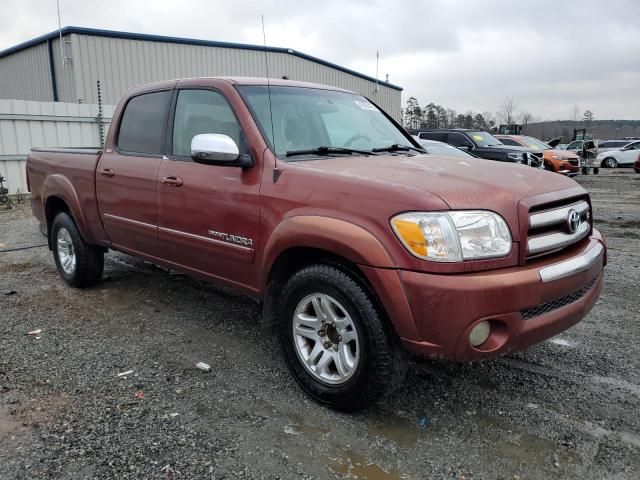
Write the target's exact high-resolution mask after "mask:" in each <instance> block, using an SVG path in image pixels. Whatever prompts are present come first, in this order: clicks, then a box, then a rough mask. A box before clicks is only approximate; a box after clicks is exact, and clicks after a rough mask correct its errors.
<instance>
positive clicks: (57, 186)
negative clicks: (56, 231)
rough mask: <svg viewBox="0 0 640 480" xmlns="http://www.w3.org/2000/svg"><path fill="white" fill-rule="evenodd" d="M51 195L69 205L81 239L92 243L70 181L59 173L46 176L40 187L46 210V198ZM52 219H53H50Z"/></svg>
mask: <svg viewBox="0 0 640 480" xmlns="http://www.w3.org/2000/svg"><path fill="white" fill-rule="evenodd" d="M52 197H58V198H60V199H61V200H63V201H64V203H66V204H67V206H68V207H69V210H70V212H71V216H72V217H73V220H74V222H75V224H76V226H77V227H78V231H79V232H80V235H81V236H82V238H83V240H84V241H85V242H87V243H92V241H93V238H92V235H91V233H90V231H89V228H88V225H87V220H86V218H85V216H84V213H83V211H82V206H81V204H80V199H79V198H78V194H77V193H76V190H75V188H74V187H73V184H72V183H71V181H70V180H69V179H68V178H67V177H65V176H64V175H60V174H57V173H56V174H53V175H49V176H47V178H46V180H45V181H44V185H43V187H42V207H43V209H44V211H45V212H46V205H47V200H49V199H50V198H52ZM51 220H53V219H51Z"/></svg>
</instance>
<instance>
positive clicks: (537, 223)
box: [529, 200, 589, 228]
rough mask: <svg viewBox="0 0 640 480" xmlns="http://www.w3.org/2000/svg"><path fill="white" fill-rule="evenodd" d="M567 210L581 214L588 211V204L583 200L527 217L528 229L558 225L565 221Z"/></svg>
mask: <svg viewBox="0 0 640 480" xmlns="http://www.w3.org/2000/svg"><path fill="white" fill-rule="evenodd" d="M569 210H575V211H576V212H578V213H580V214H583V213H584V212H587V211H589V204H588V203H587V202H585V201H584V200H583V201H581V202H578V203H574V204H571V205H567V206H565V207H561V208H556V209H554V210H547V211H546V212H540V213H533V214H531V216H530V217H529V228H541V227H548V226H549V225H555V224H558V223H564V222H566V221H567V216H568V215H569Z"/></svg>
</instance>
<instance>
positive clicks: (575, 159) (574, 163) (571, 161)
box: [569, 158, 580, 167]
mask: <svg viewBox="0 0 640 480" xmlns="http://www.w3.org/2000/svg"><path fill="white" fill-rule="evenodd" d="M569 163H570V164H571V165H573V166H574V167H577V166H579V165H580V160H579V159H577V158H572V159H571V160H569Z"/></svg>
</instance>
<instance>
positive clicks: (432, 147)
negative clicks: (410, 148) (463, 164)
mask: <svg viewBox="0 0 640 480" xmlns="http://www.w3.org/2000/svg"><path fill="white" fill-rule="evenodd" d="M413 138H415V139H416V141H417V142H418V143H419V144H420V145H422V148H424V150H425V152H427V153H428V154H430V155H446V156H449V157H460V158H479V157H477V156H476V155H472V154H471V153H469V152H466V151H464V150H460V149H459V148H456V147H454V146H453V145H449V144H448V143H444V142H438V141H436V140H425V139H423V138H419V137H416V136H414V137H413Z"/></svg>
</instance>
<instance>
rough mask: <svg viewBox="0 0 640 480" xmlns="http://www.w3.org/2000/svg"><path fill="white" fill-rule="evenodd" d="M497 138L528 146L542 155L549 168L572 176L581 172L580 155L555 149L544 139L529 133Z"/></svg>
mask: <svg viewBox="0 0 640 480" xmlns="http://www.w3.org/2000/svg"><path fill="white" fill-rule="evenodd" d="M496 138H497V139H498V140H500V141H501V142H502V143H504V144H505V145H518V146H521V147H524V148H527V149H528V150H529V152H530V153H532V154H534V155H536V156H541V157H542V158H543V160H544V168H546V169H547V170H550V171H552V172H556V173H561V174H563V175H570V176H573V175H577V174H578V173H580V156H579V155H578V154H576V153H573V152H570V151H568V150H560V149H557V148H555V149H554V148H552V147H551V146H550V145H548V144H546V143H544V142H543V141H541V140H538V139H537V138H534V137H530V136H527V135H496Z"/></svg>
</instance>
